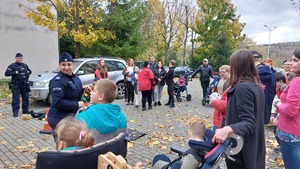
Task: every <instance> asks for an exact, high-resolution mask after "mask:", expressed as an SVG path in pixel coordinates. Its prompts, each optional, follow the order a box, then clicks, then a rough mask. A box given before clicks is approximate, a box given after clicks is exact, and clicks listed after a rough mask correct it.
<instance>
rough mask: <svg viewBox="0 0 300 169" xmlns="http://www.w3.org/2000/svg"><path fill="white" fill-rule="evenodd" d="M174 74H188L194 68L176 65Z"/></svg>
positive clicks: (177, 75)
mask: <svg viewBox="0 0 300 169" xmlns="http://www.w3.org/2000/svg"><path fill="white" fill-rule="evenodd" d="M174 71H175V72H174V76H175V77H179V76H180V75H187V74H192V73H193V70H191V68H189V67H187V66H185V67H182V66H181V67H176V68H175V70H174Z"/></svg>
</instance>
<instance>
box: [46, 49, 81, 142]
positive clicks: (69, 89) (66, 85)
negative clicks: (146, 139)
mask: <svg viewBox="0 0 300 169" xmlns="http://www.w3.org/2000/svg"><path fill="white" fill-rule="evenodd" d="M59 68H60V72H59V73H58V74H57V75H56V76H55V77H54V78H53V79H51V81H50V83H49V91H50V94H51V96H52V103H51V107H50V110H49V114H48V123H49V125H50V126H51V128H52V129H55V127H56V125H57V123H58V122H59V121H60V120H61V119H63V118H64V117H66V116H67V115H75V113H76V112H77V110H78V109H79V108H81V107H83V105H84V103H83V101H80V99H81V97H82V94H83V91H84V89H83V87H82V84H81V81H80V79H79V78H78V76H77V75H75V74H74V73H73V68H74V62H73V58H72V56H71V55H70V54H69V53H67V52H65V53H63V54H62V55H61V56H60V57H59ZM54 138H55V135H54Z"/></svg>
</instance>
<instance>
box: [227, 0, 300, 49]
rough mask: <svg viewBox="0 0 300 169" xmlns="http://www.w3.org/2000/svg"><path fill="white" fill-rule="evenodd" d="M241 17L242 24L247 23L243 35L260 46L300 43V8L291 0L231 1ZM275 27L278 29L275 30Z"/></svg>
mask: <svg viewBox="0 0 300 169" xmlns="http://www.w3.org/2000/svg"><path fill="white" fill-rule="evenodd" d="M231 2H232V3H233V4H234V5H235V7H236V8H237V15H241V18H240V22H242V23H246V27H245V28H244V30H243V32H242V33H245V34H246V35H247V36H248V37H250V38H251V39H253V40H254V41H256V42H257V43H258V44H268V43H269V30H268V29H267V28H266V27H265V26H264V25H267V26H268V27H269V28H270V29H271V31H272V32H271V43H277V42H290V41H300V26H299V25H300V10H299V7H300V6H293V5H292V4H291V3H290V0H231ZM274 27H276V28H275V29H274Z"/></svg>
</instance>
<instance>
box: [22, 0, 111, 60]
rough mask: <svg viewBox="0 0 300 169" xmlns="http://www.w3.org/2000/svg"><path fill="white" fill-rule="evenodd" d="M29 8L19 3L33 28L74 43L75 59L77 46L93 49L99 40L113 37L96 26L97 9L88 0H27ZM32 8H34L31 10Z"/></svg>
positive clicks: (98, 16)
mask: <svg viewBox="0 0 300 169" xmlns="http://www.w3.org/2000/svg"><path fill="white" fill-rule="evenodd" d="M27 1H28V2H29V3H32V4H33V5H30V7H27V6H25V5H22V4H20V6H21V7H22V8H23V9H24V11H25V14H26V15H27V16H28V17H29V18H30V19H32V21H33V22H34V23H35V24H36V25H40V26H43V27H47V28H48V29H49V30H52V31H54V30H57V31H58V36H59V38H61V37H63V36H67V37H69V38H70V39H72V40H73V41H74V42H75V43H76V56H77V57H80V45H81V44H82V45H84V46H87V47H90V46H92V45H93V44H94V43H95V42H96V41H97V40H98V39H99V38H101V39H103V40H104V41H106V40H108V39H111V38H114V34H113V33H111V32H110V31H107V30H104V29H103V28H99V26H97V25H98V24H99V23H100V15H99V11H100V10H101V8H99V7H98V6H97V5H94V4H93V3H96V2H93V1H90V0H74V1H64V0H27ZM32 6H35V7H32Z"/></svg>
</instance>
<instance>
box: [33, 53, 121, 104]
mask: <svg viewBox="0 0 300 169" xmlns="http://www.w3.org/2000/svg"><path fill="white" fill-rule="evenodd" d="M100 59H104V60H105V65H106V67H107V69H108V75H109V79H110V80H112V81H114V82H115V84H116V85H117V87H118V95H117V98H119V99H121V98H124V96H125V86H124V76H123V75H122V72H123V70H124V67H125V64H126V62H125V61H124V60H120V59H111V58H79V59H74V69H73V73H74V74H76V75H78V77H79V79H80V80H81V82H82V85H91V84H93V81H94V79H95V75H94V70H95V69H96V67H97V64H98V62H99V60H100ZM59 71H60V69H59V68H57V69H56V70H54V71H53V72H52V73H44V74H40V75H37V76H30V77H29V86H30V90H31V92H30V93H29V97H30V98H32V99H35V100H42V101H47V102H48V103H49V104H51V102H52V97H51V95H50V94H49V82H50V80H51V79H52V78H53V77H54V76H55V75H57V73H58V72H59Z"/></svg>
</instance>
